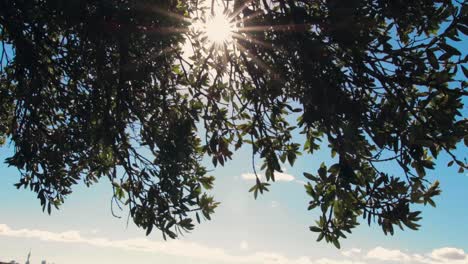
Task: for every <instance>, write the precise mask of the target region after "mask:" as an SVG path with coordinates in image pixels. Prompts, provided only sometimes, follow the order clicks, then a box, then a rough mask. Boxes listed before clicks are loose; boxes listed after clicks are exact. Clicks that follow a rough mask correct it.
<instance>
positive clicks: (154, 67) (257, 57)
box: [0, 0, 468, 247]
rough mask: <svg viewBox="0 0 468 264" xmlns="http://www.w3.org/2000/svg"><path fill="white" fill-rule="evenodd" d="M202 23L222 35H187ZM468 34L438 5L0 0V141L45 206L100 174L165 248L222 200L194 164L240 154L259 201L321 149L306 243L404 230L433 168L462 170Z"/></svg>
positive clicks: (455, 12) (375, 0)
mask: <svg viewBox="0 0 468 264" xmlns="http://www.w3.org/2000/svg"><path fill="white" fill-rule="evenodd" d="M215 6H218V8H214V7H215ZM215 12H221V13H223V14H224V16H226V17H228V18H229V20H230V21H232V23H233V25H234V26H233V29H232V31H233V32H232V40H230V41H224V42H221V43H219V42H217V43H214V42H212V41H210V39H209V38H207V36H206V34H203V32H200V31H202V30H200V29H199V28H198V29H197V28H196V27H193V25H194V24H196V23H198V22H200V23H203V22H204V21H206V20H207V19H209V17H210V16H213V15H214V13H215ZM467 32H468V6H467V5H466V4H465V2H464V1H463V2H458V1H452V0H414V1H402V0H347V1H339V0H321V1H305V0H298V1H293V0H232V1H222V0H213V1H208V3H203V2H202V1H201V0H200V1H198V0H186V1H182V0H158V1H156V0H119V1H110V0H68V1H60V0H15V1H11V0H0V41H1V43H2V54H1V58H0V60H1V63H0V64H1V71H0V143H1V144H5V143H6V142H11V144H12V146H13V147H14V154H13V155H12V156H11V157H9V158H7V159H6V163H7V164H8V165H9V166H13V167H16V168H18V170H19V171H20V174H21V177H20V179H19V182H18V184H17V185H16V186H17V187H18V188H21V187H24V188H30V189H31V190H32V191H34V192H36V193H37V195H38V198H39V200H40V202H41V205H42V206H43V209H44V210H47V211H48V212H49V213H50V211H51V208H52V207H57V208H58V207H59V206H60V205H61V204H62V203H63V202H64V199H65V198H66V196H68V195H70V194H71V193H72V188H73V186H74V185H76V184H78V183H79V182H84V183H85V184H86V185H91V184H93V183H95V182H97V181H98V180H99V179H100V178H103V177H106V178H108V179H109V180H110V181H111V183H112V188H113V193H114V197H113V200H114V203H115V204H117V205H119V206H126V207H128V210H129V211H130V215H131V217H132V219H133V221H134V222H135V224H136V225H138V226H140V227H142V228H144V229H146V230H147V233H148V234H149V233H150V232H151V231H152V230H153V228H154V227H156V228H157V229H159V230H160V231H162V234H163V236H164V237H166V236H169V237H171V238H175V237H176V236H177V235H178V234H179V233H180V232H183V231H188V230H191V229H193V228H194V219H196V220H197V221H198V222H200V217H204V218H207V219H210V215H211V214H212V213H213V212H214V209H215V207H216V206H217V205H218V203H217V202H215V200H214V198H213V197H211V196H209V195H208V194H206V190H208V189H210V188H212V186H213V181H214V177H212V176H208V174H207V170H206V168H205V167H203V166H202V165H201V161H202V159H204V158H209V159H211V160H212V163H213V165H214V166H217V165H224V164H225V163H226V162H227V161H228V160H229V159H231V157H232V155H233V152H234V151H236V150H238V149H239V148H240V147H241V146H242V145H243V144H248V145H250V146H251V149H252V160H253V161H252V162H254V159H255V158H257V159H258V160H259V161H261V162H262V163H263V165H262V170H265V179H262V178H260V177H257V180H256V184H255V185H254V186H253V187H252V189H251V192H253V194H254V195H255V197H256V196H257V194H258V193H263V192H264V191H266V190H268V186H269V182H271V181H274V180H275V172H281V164H282V163H289V164H291V165H293V164H294V161H295V160H296V157H297V156H299V155H301V154H304V153H310V154H314V152H315V151H316V150H318V149H319V148H320V146H321V145H322V146H323V144H324V143H325V142H326V143H328V147H329V149H330V151H331V156H332V157H334V160H336V163H334V164H323V165H322V166H321V167H320V169H319V170H318V171H317V172H312V171H305V172H304V176H305V177H306V178H307V179H308V181H309V182H308V183H307V184H306V185H305V191H306V192H307V193H308V194H309V195H310V200H311V201H310V206H309V208H308V209H309V210H311V209H314V208H316V210H320V211H321V212H322V213H321V216H320V218H319V219H317V222H316V223H313V224H312V226H311V227H310V230H311V231H313V232H317V233H318V236H319V237H318V240H322V239H323V238H324V239H325V240H326V241H327V242H332V243H334V245H335V246H337V247H339V239H340V238H342V237H345V233H351V230H352V229H353V228H354V227H356V226H357V225H358V224H359V219H360V218H363V219H365V222H367V223H368V224H369V225H370V224H372V223H375V224H378V225H380V226H381V227H382V230H383V232H385V233H386V234H387V233H390V234H393V232H394V227H400V228H403V227H408V228H410V229H417V228H418V220H420V219H421V216H420V212H419V211H416V210H414V206H413V205H414V204H420V203H422V204H426V203H429V204H431V205H434V202H433V197H434V196H436V195H438V194H439V193H440V189H439V186H438V182H437V181H436V182H430V181H429V180H428V179H427V177H426V171H427V170H431V169H434V165H435V163H434V161H435V159H436V158H437V157H438V156H439V155H440V153H448V155H450V157H451V159H452V161H450V163H449V164H447V166H452V165H455V166H458V167H459V172H463V170H464V169H466V168H467V163H466V160H465V159H464V157H457V156H456V155H455V154H454V152H453V151H454V150H455V148H457V147H459V148H460V147H461V148H463V147H465V146H466V145H467V144H468V137H467V135H468V122H467V120H466V116H465V115H466V109H465V110H464V109H463V107H464V105H463V100H466V97H465V96H466V95H467V90H466V76H467V75H468V70H467V68H466V63H467V60H468V57H467V56H466V54H464V53H463V52H464V51H462V50H458V49H457V48H455V47H454V46H457V45H454V43H456V42H462V43H464V42H466V37H465V36H464V35H466V34H467ZM464 44H465V43H464ZM187 47H189V48H188V49H190V52H186V53H185V54H184V53H183V50H187ZM187 54H188V55H187ZM296 118H297V119H296ZM294 131H300V133H302V134H303V136H304V138H305V140H304V141H299V140H298V138H296V137H293V136H292V133H293V132H294ZM461 141H464V143H461ZM463 144H464V145H465V146H463ZM380 164H393V165H394V166H397V167H399V168H401V170H400V171H401V173H400V174H397V175H393V174H390V173H389V172H388V171H385V170H383V169H381V167H382V166H380ZM305 169H307V168H305Z"/></svg>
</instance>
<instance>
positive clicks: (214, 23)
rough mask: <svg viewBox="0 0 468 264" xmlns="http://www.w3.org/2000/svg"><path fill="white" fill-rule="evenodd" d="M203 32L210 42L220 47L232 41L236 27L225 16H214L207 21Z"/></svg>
mask: <svg viewBox="0 0 468 264" xmlns="http://www.w3.org/2000/svg"><path fill="white" fill-rule="evenodd" d="M202 30H203V31H204V33H205V34H206V36H207V37H208V40H209V41H211V42H213V43H214V44H218V45H219V44H224V43H227V42H230V41H232V35H233V32H234V31H235V25H234V23H232V22H231V21H230V19H229V17H227V16H225V15H214V16H212V17H210V18H209V19H207V21H206V23H204V25H203V28H202Z"/></svg>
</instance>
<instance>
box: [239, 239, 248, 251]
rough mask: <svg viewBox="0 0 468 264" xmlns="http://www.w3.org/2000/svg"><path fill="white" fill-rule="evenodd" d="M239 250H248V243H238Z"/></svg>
mask: <svg viewBox="0 0 468 264" xmlns="http://www.w3.org/2000/svg"><path fill="white" fill-rule="evenodd" d="M240 249H242V250H247V249H249V243H247V241H245V240H242V242H241V243H240Z"/></svg>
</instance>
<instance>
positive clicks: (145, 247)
mask: <svg viewBox="0 0 468 264" xmlns="http://www.w3.org/2000/svg"><path fill="white" fill-rule="evenodd" d="M0 236H3V237H15V238H34V239H39V240H42V241H53V242H62V243H83V244H88V245H91V246H96V247H105V248H114V249H119V250H129V251H143V252H149V253H158V254H165V255H173V256H179V257H181V256H183V257H189V258H196V259H202V260H207V261H213V262H229V263H252V264H253V263H255V264H259V263H261V264H351V263H352V262H346V261H345V262H340V261H337V262H324V261H323V260H315V261H313V260H311V259H309V258H308V257H299V258H289V257H286V256H284V255H281V254H278V253H274V252H256V253H254V254H250V255H231V254H229V253H228V252H226V251H225V250H224V249H221V248H216V247H208V246H205V245H202V244H198V243H194V242H188V241H183V240H171V241H166V242H162V241H152V240H149V239H147V238H133V239H124V240H110V239H107V238H103V237H95V238H88V237H85V236H82V235H81V234H80V233H79V232H78V231H66V232H50V231H43V230H37V229H13V228H10V227H9V226H8V225H5V224H0ZM243 242H245V241H243ZM244 246H247V247H248V244H247V242H245V244H244ZM241 247H242V243H241ZM352 264H355V263H352Z"/></svg>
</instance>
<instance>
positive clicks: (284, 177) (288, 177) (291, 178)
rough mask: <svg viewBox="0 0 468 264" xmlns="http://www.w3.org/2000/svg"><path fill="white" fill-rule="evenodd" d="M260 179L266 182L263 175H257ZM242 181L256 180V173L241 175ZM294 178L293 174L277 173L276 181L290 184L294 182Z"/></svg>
mask: <svg viewBox="0 0 468 264" xmlns="http://www.w3.org/2000/svg"><path fill="white" fill-rule="evenodd" d="M257 175H258V177H259V179H260V180H262V181H264V180H265V175H263V174H262V173H257ZM241 177H242V179H244V180H248V181H249V180H255V179H256V177H255V173H242V174H241ZM294 179H295V178H294V176H292V175H291V174H287V173H283V172H275V181H285V182H290V181H294Z"/></svg>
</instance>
